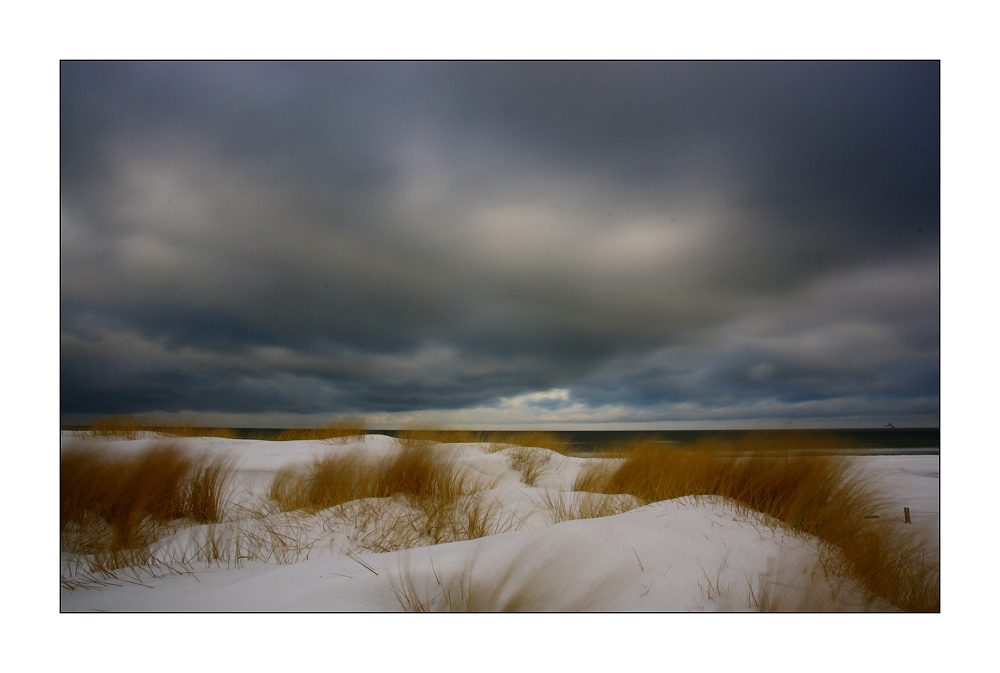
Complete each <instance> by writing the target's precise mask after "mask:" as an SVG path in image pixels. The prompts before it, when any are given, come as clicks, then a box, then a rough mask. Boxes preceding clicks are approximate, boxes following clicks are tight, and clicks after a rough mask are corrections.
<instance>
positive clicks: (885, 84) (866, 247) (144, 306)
mask: <svg viewBox="0 0 1000 673" xmlns="http://www.w3.org/2000/svg"><path fill="white" fill-rule="evenodd" d="M939 84H940V83H939V67H938V64H937V63H936V62H834V63H823V62H802V63H795V62H792V63H782V62H754V63H740V62H698V63H682V62H659V63H657V62H652V63H635V62H616V63H594V62H574V63H555V62H546V63H529V62H517V63H497V62H492V63H486V62H477V63H460V62H437V63H413V62H409V63H406V62H404V63H399V62H380V63H364V62H332V63H319V62H309V63H279V62H266V63H248V62H235V63H197V62H185V63H165V62H143V63H127V62H101V63H85V62H63V64H62V66H61V105H62V109H61V151H62V158H61V176H62V179H61V192H62V212H61V220H62V224H61V234H62V242H61V253H62V256H61V271H62V278H61V295H62V303H61V306H62V334H61V339H62V346H61V406H62V415H63V418H64V419H65V420H69V421H72V420H74V419H75V420H81V421H85V420H87V419H89V418H91V417H93V416H101V415H107V414H110V413H131V414H146V415H150V416H151V417H162V418H164V419H170V420H172V419H184V420H189V421H193V422H198V423H202V424H213V425H235V426H291V425H317V424H323V423H326V422H329V421H331V420H333V419H334V418H335V417H337V416H342V415H355V416H364V417H365V418H366V419H367V420H368V423H369V425H371V426H373V427H387V428H388V427H396V426H399V425H406V424H412V423H432V424H438V425H456V426H464V427H514V426H531V427H547V428H570V427H576V428H580V429H586V428H593V429H600V428H604V427H625V426H627V427H637V428H639V427H642V428H653V427H655V428H665V429H670V428H730V427H735V428H752V427H775V428H783V427H793V428H798V427H845V426H857V427H866V426H874V427H881V426H883V425H885V424H886V423H890V422H891V423H893V424H894V425H896V426H907V425H909V426H931V425H934V426H936V425H937V424H938V418H939V386H940V371H939V331H940V323H939V253H940V238H939V235H940V223H939V201H940V199H939V192H940V184H939V159H940V153H939V139H940V134H939V91H940V85H939Z"/></svg>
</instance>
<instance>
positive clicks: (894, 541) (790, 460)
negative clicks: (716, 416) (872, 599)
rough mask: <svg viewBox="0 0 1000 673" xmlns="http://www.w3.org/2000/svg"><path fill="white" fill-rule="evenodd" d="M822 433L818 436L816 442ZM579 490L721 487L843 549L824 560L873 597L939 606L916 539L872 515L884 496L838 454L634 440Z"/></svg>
mask: <svg viewBox="0 0 1000 673" xmlns="http://www.w3.org/2000/svg"><path fill="white" fill-rule="evenodd" d="M818 441H822V440H818ZM576 486H577V488H580V489H581V490H586V491H590V492H599V493H608V494H631V495H633V496H635V497H637V498H639V499H640V500H642V501H643V502H656V501H659V500H667V499H671V498H678V497H682V496H688V495H694V496H701V495H718V496H722V497H724V498H728V499H730V500H733V501H735V502H737V503H739V504H740V505H742V506H743V507H745V508H747V509H748V510H752V511H755V512H761V513H763V514H765V515H766V516H768V517H773V518H774V519H777V520H779V521H781V522H782V523H784V524H785V525H787V526H789V527H791V528H794V529H796V530H799V531H801V532H804V533H807V534H810V535H813V536H815V537H817V538H819V539H820V540H822V541H823V542H825V543H828V545H832V547H833V548H835V549H836V550H838V551H837V552H836V553H831V554H830V556H829V558H828V560H827V562H828V565H831V566H833V569H834V570H836V571H838V572H841V573H844V574H846V575H848V576H850V577H852V578H854V579H857V580H859V581H860V582H861V583H862V584H863V585H864V586H865V587H866V588H867V590H868V591H869V592H870V593H871V594H872V595H873V596H880V597H882V598H884V599H886V600H888V601H890V602H891V603H892V604H893V605H896V606H897V607H899V608H900V609H903V610H906V611H937V610H938V609H939V598H938V596H939V592H938V576H937V569H936V568H934V567H929V566H926V565H924V564H922V563H917V562H914V561H913V559H914V558H916V557H919V555H920V544H919V541H917V540H915V539H912V538H910V537H909V536H907V535H906V531H904V530H902V529H899V528H888V527H886V526H880V525H879V524H878V523H877V519H875V518H869V517H873V516H874V514H875V512H876V511H877V510H878V509H879V507H880V505H881V502H880V499H879V498H878V497H877V495H876V494H875V491H874V490H873V489H872V488H871V487H870V486H869V485H868V484H867V483H865V482H864V481H861V480H859V479H857V478H852V477H850V476H849V475H848V464H847V462H846V461H844V460H843V459H842V458H837V457H834V456H827V455H817V454H813V453H810V452H809V451H805V452H792V451H791V450H790V448H789V447H770V448H766V447H761V446H760V445H757V444H756V443H750V444H748V443H745V442H743V443H741V442H736V443H725V442H720V441H718V440H712V441H710V442H701V443H699V444H696V445H694V446H692V447H689V448H687V449H683V450H681V449H664V448H663V447H662V446H656V445H650V446H633V447H631V448H630V451H629V453H628V457H627V458H625V459H624V460H621V461H619V462H618V465H617V467H614V468H608V467H598V466H595V468H593V469H591V470H586V471H584V472H583V473H581V475H580V477H579V478H578V480H577V484H576Z"/></svg>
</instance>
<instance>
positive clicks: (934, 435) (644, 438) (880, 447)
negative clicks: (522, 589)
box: [232, 428, 941, 456]
mask: <svg viewBox="0 0 1000 673" xmlns="http://www.w3.org/2000/svg"><path fill="white" fill-rule="evenodd" d="M232 429H233V430H235V431H236V432H237V433H238V434H239V435H240V436H241V437H246V438H253V439H273V438H274V437H276V436H277V435H278V434H279V433H280V432H281V431H282V429H281V428H232ZM369 432H370V433H372V434H381V435H388V436H390V437H395V436H397V435H398V433H399V431H397V430H369ZM470 432H477V431H474V430H473V431H470ZM482 432H483V433H484V434H485V433H487V432H489V431H482ZM544 432H545V433H546V434H549V435H554V436H555V437H556V438H559V439H562V440H563V441H564V442H566V443H567V444H568V445H569V447H570V449H571V451H572V452H573V453H578V454H588V453H599V452H601V451H604V450H607V449H610V448H613V447H615V446H621V445H628V444H632V443H634V442H644V443H651V444H660V445H662V446H663V448H664V449H665V450H668V449H671V448H674V449H685V448H688V447H692V446H697V445H699V444H700V445H701V446H705V445H706V444H707V443H718V444H722V445H732V446H744V447H745V446H752V447H754V448H760V449H764V450H767V449H768V448H769V447H774V449H775V450H779V451H789V450H791V451H795V450H802V451H808V452H810V453H833V454H837V455H869V456H896V455H904V456H905V455H939V453H940V447H941V430H940V428H853V429H844V428H836V429H814V430H572V431H568V430H567V431H544ZM514 434H516V432H515V433H514Z"/></svg>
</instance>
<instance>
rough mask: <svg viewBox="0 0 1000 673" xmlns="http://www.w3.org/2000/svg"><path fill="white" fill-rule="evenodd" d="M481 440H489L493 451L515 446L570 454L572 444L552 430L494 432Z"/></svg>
mask: <svg viewBox="0 0 1000 673" xmlns="http://www.w3.org/2000/svg"><path fill="white" fill-rule="evenodd" d="M480 441H484V442H488V443H489V444H490V450H491V451H501V450H503V449H508V448H511V447H514V446H520V447H530V448H538V449H548V450H549V451H555V452H556V453H559V454H562V455H564V456H565V455H568V454H569V452H570V445H569V444H568V443H567V442H566V441H565V440H564V439H562V438H561V437H559V436H558V435H556V434H553V433H551V432H537V431H524V432H492V433H489V434H487V435H484V436H483V437H482V438H481V440H480Z"/></svg>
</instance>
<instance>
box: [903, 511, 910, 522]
mask: <svg viewBox="0 0 1000 673" xmlns="http://www.w3.org/2000/svg"><path fill="white" fill-rule="evenodd" d="M903 521H905V522H906V523H910V508H909V507H904V508H903Z"/></svg>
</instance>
